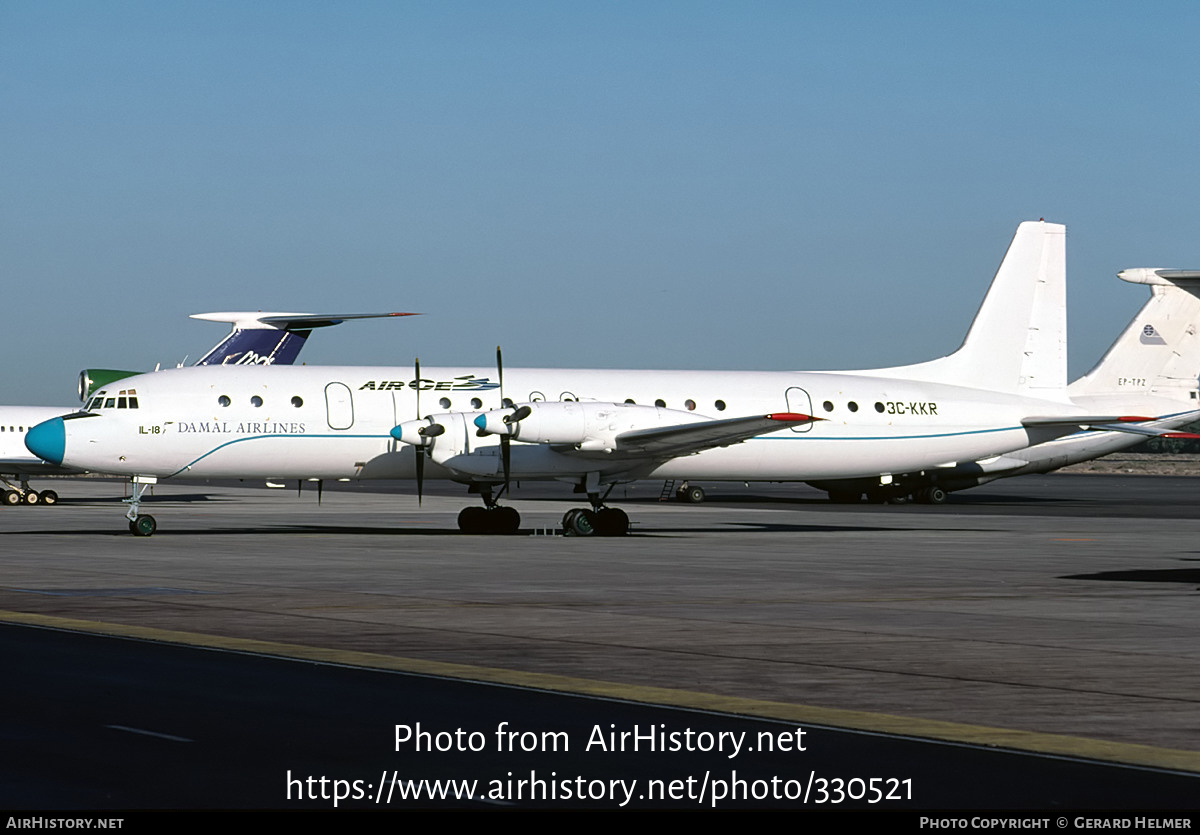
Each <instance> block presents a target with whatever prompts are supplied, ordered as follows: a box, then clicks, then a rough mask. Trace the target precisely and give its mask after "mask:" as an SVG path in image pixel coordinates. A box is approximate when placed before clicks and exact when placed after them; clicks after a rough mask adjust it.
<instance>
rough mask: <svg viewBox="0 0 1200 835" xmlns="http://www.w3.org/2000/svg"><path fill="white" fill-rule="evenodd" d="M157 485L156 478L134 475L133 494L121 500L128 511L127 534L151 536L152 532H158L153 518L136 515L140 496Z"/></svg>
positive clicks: (139, 504) (146, 515) (140, 499)
mask: <svg viewBox="0 0 1200 835" xmlns="http://www.w3.org/2000/svg"><path fill="white" fill-rule="evenodd" d="M157 483H158V479H157V478H151V477H149V476H140V475H135V476H134V477H133V494H132V495H131V496H130V497H129V498H128V499H122V500H121V501H123V502H125V504H127V505H129V511H128V512H127V513H126V514H125V518H126V519H128V520H129V532H130V533H131V534H133V535H134V536H153V535H154V532H155V531H156V530H158V523H157V522H155V521H154V517H153V516H150V515H149V514H140V515H139V514H138V508H139V507H140V506H141V503H142V494H143V493H145V492H146V488H147V487H149V486H151V485H152V484H157Z"/></svg>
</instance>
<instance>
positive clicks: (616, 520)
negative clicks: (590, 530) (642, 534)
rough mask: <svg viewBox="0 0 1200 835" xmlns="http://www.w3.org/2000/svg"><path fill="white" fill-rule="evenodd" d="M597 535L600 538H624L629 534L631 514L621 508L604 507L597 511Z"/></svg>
mask: <svg viewBox="0 0 1200 835" xmlns="http://www.w3.org/2000/svg"><path fill="white" fill-rule="evenodd" d="M596 533H597V535H599V536H624V535H625V534H627V533H629V514H627V513H626V512H625V511H623V510H621V508H619V507H604V508H601V509H600V510H598V511H596Z"/></svg>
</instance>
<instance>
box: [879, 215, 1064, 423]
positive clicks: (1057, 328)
mask: <svg viewBox="0 0 1200 835" xmlns="http://www.w3.org/2000/svg"><path fill="white" fill-rule="evenodd" d="M1066 234H1067V228H1066V227H1065V226H1063V225H1062V224H1058V223H1046V222H1045V221H1026V222H1025V223H1022V224H1021V225H1020V226H1018V227H1017V232H1016V234H1015V235H1014V236H1013V240H1012V243H1011V244H1010V245H1009V247H1008V252H1007V253H1006V254H1005V256H1004V260H1003V261H1002V262H1001V264H1000V269H998V270H997V271H996V276H995V278H993V279H992V285H991V287H990V288H989V289H988V293H987V296H986V297H984V300H983V304H982V305H981V306H980V308H979V312H978V313H977V314H976V315H975V321H974V322H972V324H971V329H970V330H969V331H968V332H967V337H966V339H964V340H963V344H962V346H961V347H960V348H959V349H958V350H957V351H955V352H954V353H953V354H950V355H949V356H947V357H942V358H941V359H937V360H933V361H931V362H924V363H919V364H917V365H906V366H901V367H898V368H886V369H875V370H871V371H867V372H858V373H864V374H866V373H869V374H872V375H876V376H887V377H905V378H908V379H913V380H923V381H927V382H936V383H948V384H951V385H959V386H970V387H973V388H982V389H991V390H994V391H1005V392H1014V393H1019V394H1028V395H1031V396H1034V397H1042V398H1048V399H1055V398H1065V396H1066V385H1067V256H1066Z"/></svg>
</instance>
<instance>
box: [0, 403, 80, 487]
mask: <svg viewBox="0 0 1200 835" xmlns="http://www.w3.org/2000/svg"><path fill="white" fill-rule="evenodd" d="M70 411H71V410H70V409H69V408H60V407H55V406H0V473H4V474H12V475H21V476H25V475H38V474H45V473H63V472H74V470H71V469H68V468H64V467H61V466H57V465H51V464H47V463H46V462H45V461H43V460H42V459H41V458H39V457H38V456H36V455H34V454H33V453H32V452H30V451H29V450H28V449H26V447H25V433H26V432H28V431H29V429H30V428H32V427H34V426H36V425H37V424H39V423H41V422H42V421H46V420H50V419H51V418H54V417H58V416H59V415H65V414H69V413H70Z"/></svg>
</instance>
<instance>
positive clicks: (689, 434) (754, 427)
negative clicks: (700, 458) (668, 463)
mask: <svg viewBox="0 0 1200 835" xmlns="http://www.w3.org/2000/svg"><path fill="white" fill-rule="evenodd" d="M815 420H821V418H815V417H812V416H811V415H802V414H799V413H797V412H776V413H775V414H770V415H759V416H752V417H740V418H727V419H724V420H706V421H702V422H699V423H685V424H680V425H677V426H661V427H654V428H652V429H634V430H631V431H629V432H622V433H621V434H619V435H617V436H616V438H615V439H614V440H615V441H616V444H617V446H616V449H615V450H614V451H615V452H618V453H628V454H636V455H649V456H652V457H654V458H675V457H678V456H680V455H691V454H692V453H695V452H701V451H703V450H706V449H712V448H714V447H722V446H730V445H731V444H738V443H741V442H742V441H745V440H748V439H750V438H753V437H755V436H757V435H764V434H766V433H768V432H778V431H779V430H780V429H786V428H788V427H790V426H799V425H801V424H804V423H812V422H813V421H815Z"/></svg>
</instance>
